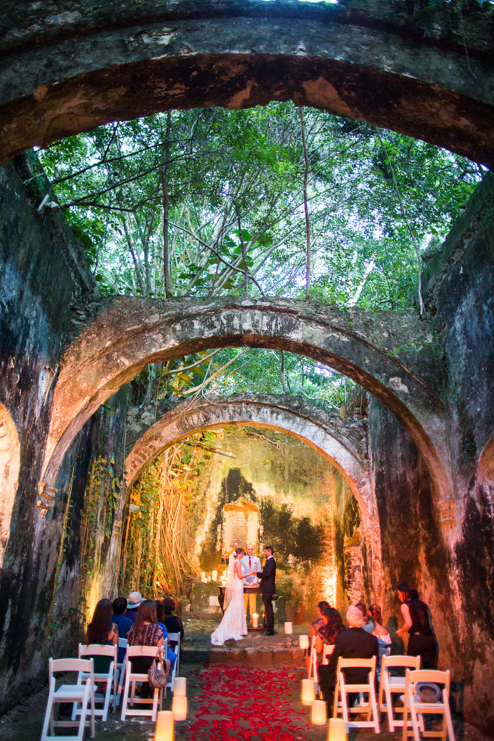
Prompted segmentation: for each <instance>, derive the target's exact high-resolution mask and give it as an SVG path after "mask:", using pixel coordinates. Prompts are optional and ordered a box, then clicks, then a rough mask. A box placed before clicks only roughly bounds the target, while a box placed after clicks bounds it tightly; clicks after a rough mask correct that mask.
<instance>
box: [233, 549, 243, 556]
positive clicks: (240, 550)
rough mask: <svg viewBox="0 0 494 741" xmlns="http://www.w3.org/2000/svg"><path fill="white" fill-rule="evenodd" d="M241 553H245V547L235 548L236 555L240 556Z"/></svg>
mask: <svg viewBox="0 0 494 741" xmlns="http://www.w3.org/2000/svg"><path fill="white" fill-rule="evenodd" d="M239 553H245V551H244V549H243V548H235V555H236V556H238V554H239Z"/></svg>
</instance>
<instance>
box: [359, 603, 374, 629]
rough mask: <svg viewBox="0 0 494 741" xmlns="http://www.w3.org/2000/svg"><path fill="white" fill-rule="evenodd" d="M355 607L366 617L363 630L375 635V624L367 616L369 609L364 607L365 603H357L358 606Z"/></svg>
mask: <svg viewBox="0 0 494 741" xmlns="http://www.w3.org/2000/svg"><path fill="white" fill-rule="evenodd" d="M355 607H358V609H359V610H360V612H361V613H362V615H363V616H364V620H365V622H364V624H363V625H362V628H363V629H364V630H365V631H366V632H367V633H373V632H374V623H373V622H372V620H369V616H368V615H367V608H366V606H365V605H364V603H363V602H357V604H356V605H355Z"/></svg>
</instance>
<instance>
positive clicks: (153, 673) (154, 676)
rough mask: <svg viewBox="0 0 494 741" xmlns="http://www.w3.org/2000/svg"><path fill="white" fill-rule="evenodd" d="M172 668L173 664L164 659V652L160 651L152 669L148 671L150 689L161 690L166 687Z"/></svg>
mask: <svg viewBox="0 0 494 741" xmlns="http://www.w3.org/2000/svg"><path fill="white" fill-rule="evenodd" d="M170 668H171V662H170V661H168V659H165V658H163V651H159V652H158V654H157V655H156V658H155V659H153V663H152V664H151V668H150V669H149V671H148V682H149V685H150V687H153V688H154V689H160V688H161V687H166V685H167V683H168V672H169V671H170Z"/></svg>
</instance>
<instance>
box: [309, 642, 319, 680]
mask: <svg viewBox="0 0 494 741" xmlns="http://www.w3.org/2000/svg"><path fill="white" fill-rule="evenodd" d="M316 638H317V636H316V635H313V636H312V641H311V645H310V662H309V671H308V673H307V679H310V678H311V677H314V680H315V681H316V682H317V651H316Z"/></svg>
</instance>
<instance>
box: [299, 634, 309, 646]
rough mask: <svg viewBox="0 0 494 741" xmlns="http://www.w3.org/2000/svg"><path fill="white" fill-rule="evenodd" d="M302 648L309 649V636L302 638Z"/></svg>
mask: <svg viewBox="0 0 494 741" xmlns="http://www.w3.org/2000/svg"><path fill="white" fill-rule="evenodd" d="M300 648H309V636H300Z"/></svg>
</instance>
